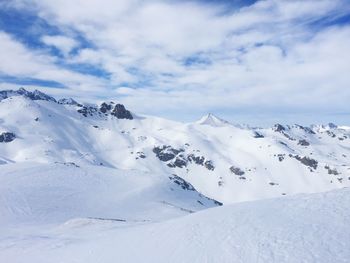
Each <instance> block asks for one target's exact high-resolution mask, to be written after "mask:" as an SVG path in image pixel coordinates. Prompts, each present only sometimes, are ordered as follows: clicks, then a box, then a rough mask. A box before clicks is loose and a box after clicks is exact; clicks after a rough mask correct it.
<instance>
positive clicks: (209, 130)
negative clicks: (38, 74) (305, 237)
mask: <svg viewBox="0 0 350 263" xmlns="http://www.w3.org/2000/svg"><path fill="white" fill-rule="evenodd" d="M23 94H24V95H23ZM25 94H27V95H25ZM0 95H1V94H0ZM2 97H3V99H1V101H0V134H1V133H2V132H12V133H14V134H15V135H16V139H15V140H13V141H11V142H9V143H0V165H1V164H6V163H23V162H35V163H44V164H52V163H55V162H60V163H75V164H77V165H79V166H85V165H93V166H104V167H110V168H116V169H122V170H130V169H131V170H137V171H141V172H147V173H149V174H156V175H163V176H165V177H168V176H171V175H173V174H175V175H177V176H179V177H181V178H183V179H185V180H186V181H188V182H190V183H191V184H192V185H193V186H194V187H195V188H196V189H197V190H198V191H199V192H200V193H202V194H204V195H205V196H208V197H210V198H212V199H215V200H218V201H220V202H223V203H233V202H239V201H249V200H259V199H262V198H271V197H278V196H281V195H291V194H296V193H312V192H321V191H327V190H331V189H336V188H342V187H345V186H349V185H350V179H349V178H350V130H348V129H344V127H342V128H338V127H337V126H335V125H326V126H324V125H318V126H315V125H314V126H311V127H304V126H300V125H293V126H282V125H275V126H274V127H272V128H267V129H258V128H249V127H243V126H239V125H232V124H230V123H228V122H226V121H224V120H221V119H220V118H217V117H215V116H213V115H212V114H209V115H207V116H205V118H203V119H202V120H201V121H199V122H195V123H188V124H185V123H179V122H174V121H169V120H165V119H161V118H157V117H152V116H139V115H136V114H134V113H132V117H131V118H132V119H130V118H129V119H127V118H126V117H128V116H129V115H128V114H127V112H126V110H122V111H121V112H119V113H118V112H117V113H118V114H119V115H118V114H114V115H113V112H114V111H113V108H114V107H115V105H116V104H113V103H105V104H101V105H100V106H97V105H96V106H94V105H82V104H79V103H78V102H75V101H72V100H60V101H59V103H58V102H57V101H56V100H55V99H54V98H52V97H50V96H48V95H46V94H43V93H40V92H36V93H28V92H26V91H23V90H20V91H19V92H18V91H17V92H16V91H9V92H3V94H2ZM0 98H1V96H0ZM103 105H104V106H103ZM102 106H103V107H102ZM109 107H110V108H109ZM129 113H130V112H129ZM120 116H121V117H125V118H124V119H120V118H119V117H120ZM129 117H130V116H129Z"/></svg>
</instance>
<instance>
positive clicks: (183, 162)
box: [174, 157, 187, 168]
mask: <svg viewBox="0 0 350 263" xmlns="http://www.w3.org/2000/svg"><path fill="white" fill-rule="evenodd" d="M174 165H175V167H179V168H182V167H186V166H187V161H186V160H184V159H182V158H179V157H177V158H176V159H175V162H174Z"/></svg>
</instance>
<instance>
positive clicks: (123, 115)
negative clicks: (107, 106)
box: [111, 104, 133, 120]
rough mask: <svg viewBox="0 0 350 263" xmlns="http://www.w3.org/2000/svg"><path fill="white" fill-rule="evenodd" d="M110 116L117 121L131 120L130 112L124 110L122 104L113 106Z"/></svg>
mask: <svg viewBox="0 0 350 263" xmlns="http://www.w3.org/2000/svg"><path fill="white" fill-rule="evenodd" d="M111 115H113V116H115V117H117V118H118V119H128V120H132V119H133V116H132V114H131V112H130V111H128V110H127V109H125V107H124V105H122V104H117V105H115V107H114V109H113V110H112V112H111Z"/></svg>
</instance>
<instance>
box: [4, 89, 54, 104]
mask: <svg viewBox="0 0 350 263" xmlns="http://www.w3.org/2000/svg"><path fill="white" fill-rule="evenodd" d="M13 96H23V97H26V98H29V99H31V100H46V101H52V102H56V99H55V98H53V97H51V96H49V95H47V94H45V93H43V92H41V91H39V90H34V91H33V92H32V91H28V90H26V89H24V88H20V89H18V90H2V91H0V100H3V99H7V98H9V97H13Z"/></svg>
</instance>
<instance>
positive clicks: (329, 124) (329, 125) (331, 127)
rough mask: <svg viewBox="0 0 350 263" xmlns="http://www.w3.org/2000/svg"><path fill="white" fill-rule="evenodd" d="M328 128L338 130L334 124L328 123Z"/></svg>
mask: <svg viewBox="0 0 350 263" xmlns="http://www.w3.org/2000/svg"><path fill="white" fill-rule="evenodd" d="M328 127H329V128H330V129H336V128H338V126H337V125H336V124H334V123H331V122H330V123H328Z"/></svg>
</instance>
